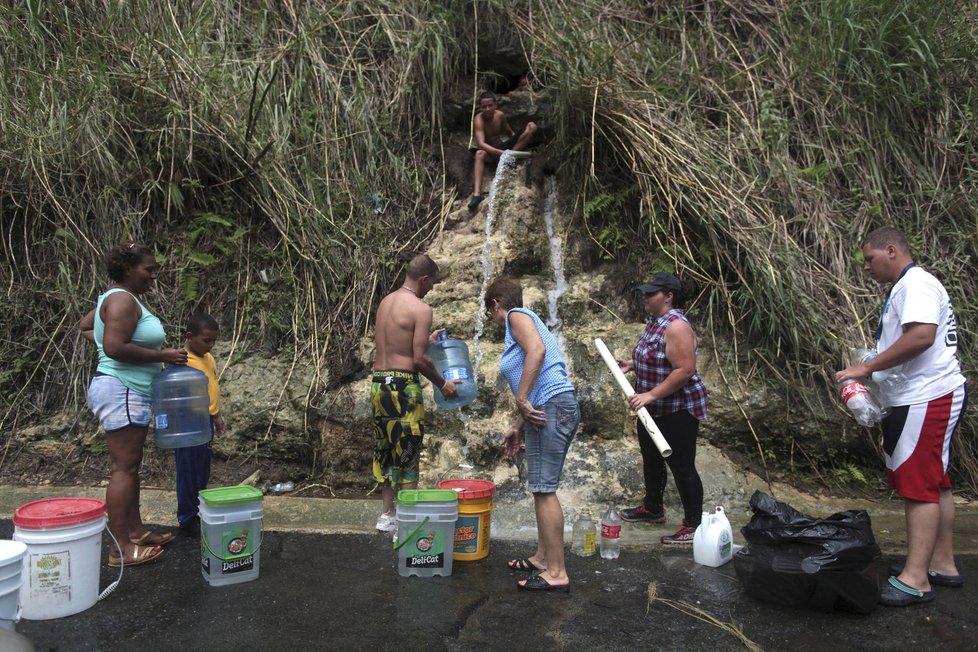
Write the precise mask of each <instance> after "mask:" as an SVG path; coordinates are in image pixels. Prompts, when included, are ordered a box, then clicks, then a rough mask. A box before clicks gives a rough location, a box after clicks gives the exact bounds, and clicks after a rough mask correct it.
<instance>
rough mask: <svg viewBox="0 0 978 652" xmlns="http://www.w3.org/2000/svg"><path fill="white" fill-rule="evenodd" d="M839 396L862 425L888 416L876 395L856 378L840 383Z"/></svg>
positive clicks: (874, 422)
mask: <svg viewBox="0 0 978 652" xmlns="http://www.w3.org/2000/svg"><path fill="white" fill-rule="evenodd" d="M839 396H840V397H841V398H842V402H843V403H845V404H846V407H847V408H849V411H850V412H852V416H853V417H855V419H856V423H858V424H859V425H861V426H872V425H875V424H877V423H879V422H880V420H881V419H882V418H883V417H884V416H886V412H885V411H884V410H883V406H882V405H880V402H879V401H878V400H877V399H876V397H875V396H873V394H872V393H871V392H870V391H869V389H867V388H866V386H865V385H863V384H862V383H861V382H859V381H858V380H856V379H855V378H850V379H849V380H843V381H842V382H841V383H839Z"/></svg>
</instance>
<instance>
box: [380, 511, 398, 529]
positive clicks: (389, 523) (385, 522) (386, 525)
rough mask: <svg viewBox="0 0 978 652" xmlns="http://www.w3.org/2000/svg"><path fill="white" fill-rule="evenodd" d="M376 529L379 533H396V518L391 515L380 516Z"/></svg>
mask: <svg viewBox="0 0 978 652" xmlns="http://www.w3.org/2000/svg"><path fill="white" fill-rule="evenodd" d="M377 529H378V530H380V531H381V532H395V531H397V517H396V516H394V515H393V514H387V513H384V514H381V515H380V517H379V518H378V519H377Z"/></svg>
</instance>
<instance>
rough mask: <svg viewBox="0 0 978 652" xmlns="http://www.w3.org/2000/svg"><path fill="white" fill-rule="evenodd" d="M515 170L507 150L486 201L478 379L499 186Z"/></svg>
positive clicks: (477, 327) (477, 321)
mask: <svg viewBox="0 0 978 652" xmlns="http://www.w3.org/2000/svg"><path fill="white" fill-rule="evenodd" d="M513 169H515V158H514V157H513V153H512V152H511V151H510V150H506V151H505V152H503V155H502V156H500V157H499V163H497V164H496V176H494V177H493V178H492V185H491V186H490V187H489V199H488V200H486V203H487V206H486V239H485V240H484V241H483V242H482V287H481V288H480V289H479V303H477V304H476V306H477V309H476V313H475V336H474V337H473V339H472V347H473V348H474V349H475V364H474V365H473V371H474V373H475V376H476V378H478V377H479V365H480V364H481V363H482V356H483V354H484V351H483V350H482V347H481V346H480V345H479V339H480V338H481V337H482V331H483V328H484V327H485V316H486V311H485V310H483V309H482V307H483V305H484V304H485V300H486V288H488V287H489V272H490V269H489V247H490V238H491V237H492V223H493V221H494V220H495V217H496V191H498V190H499V184H500V183H501V182H502V180H503V177H505V176H506V174H507V173H508V172H511V171H513Z"/></svg>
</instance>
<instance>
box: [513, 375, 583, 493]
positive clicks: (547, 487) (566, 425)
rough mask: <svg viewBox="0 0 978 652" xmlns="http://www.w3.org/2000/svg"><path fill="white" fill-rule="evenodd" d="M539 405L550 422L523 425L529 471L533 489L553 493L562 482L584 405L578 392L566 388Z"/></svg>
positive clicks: (532, 490) (529, 481)
mask: <svg viewBox="0 0 978 652" xmlns="http://www.w3.org/2000/svg"><path fill="white" fill-rule="evenodd" d="M537 409H538V410H541V411H543V412H544V413H545V414H546V415H547V425H545V426H543V427H542V428H537V427H535V426H531V425H529V424H526V425H524V426H523V445H524V446H525V448H526V475H527V480H528V484H529V489H530V493H535V494H552V493H554V492H555V491H557V486H558V485H559V484H560V474H561V472H562V471H563V470H564V459H565V458H566V457H567V451H568V450H569V449H570V445H571V442H572V441H573V440H574V433H575V432H577V424H578V423H580V421H581V408H580V406H579V405H578V403H577V395H576V394H575V393H574V392H564V393H563V394H557V395H556V396H554V397H552V398H551V399H550V400H549V401H547V402H546V403H544V404H543V405H541V406H537Z"/></svg>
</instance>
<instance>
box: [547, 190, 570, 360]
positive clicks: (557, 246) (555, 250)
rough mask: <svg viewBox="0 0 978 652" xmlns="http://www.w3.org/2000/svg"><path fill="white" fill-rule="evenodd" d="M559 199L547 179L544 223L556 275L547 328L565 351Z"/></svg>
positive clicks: (564, 281) (548, 299)
mask: <svg viewBox="0 0 978 652" xmlns="http://www.w3.org/2000/svg"><path fill="white" fill-rule="evenodd" d="M556 199H557V180H556V179H554V178H553V177H552V176H549V177H547V190H546V194H545V195H544V199H543V223H544V224H545V225H546V227H547V240H548V241H549V242H550V267H551V269H553V273H554V287H553V289H552V290H548V291H547V312H548V315H549V316H548V317H547V327H548V328H549V329H550V331H551V332H552V333H553V334H554V337H556V338H557V343H558V344H559V345H560V350H561V351H563V350H564V349H565V348H566V347H565V346H564V334H563V332H562V331H561V321H560V317H559V316H558V315H557V300H558V299H560V297H561V295H562V294H564V292H566V291H567V279H566V278H565V277H564V258H563V255H562V254H561V248H562V246H563V242H562V241H561V238H560V236H559V235H557V234H556V232H555V231H554V202H555V201H556Z"/></svg>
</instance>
